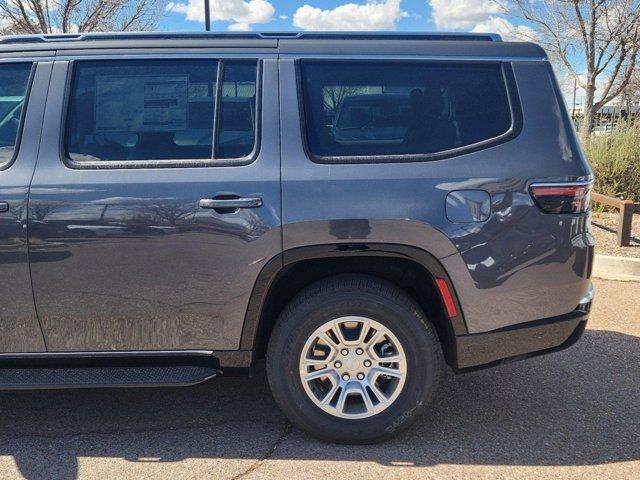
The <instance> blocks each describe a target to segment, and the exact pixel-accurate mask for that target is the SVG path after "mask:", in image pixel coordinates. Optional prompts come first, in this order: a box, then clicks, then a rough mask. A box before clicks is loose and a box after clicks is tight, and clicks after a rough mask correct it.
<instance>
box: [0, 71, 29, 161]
mask: <svg viewBox="0 0 640 480" xmlns="http://www.w3.org/2000/svg"><path fill="white" fill-rule="evenodd" d="M30 76H31V64H30V63H5V64H1V65H0V167H5V166H7V165H8V164H9V163H10V162H11V160H12V159H13V157H14V154H15V150H16V144H17V142H18V137H19V133H20V126H21V125H22V116H23V112H24V110H25V109H24V106H25V100H26V95H27V90H28V87H29V78H30Z"/></svg>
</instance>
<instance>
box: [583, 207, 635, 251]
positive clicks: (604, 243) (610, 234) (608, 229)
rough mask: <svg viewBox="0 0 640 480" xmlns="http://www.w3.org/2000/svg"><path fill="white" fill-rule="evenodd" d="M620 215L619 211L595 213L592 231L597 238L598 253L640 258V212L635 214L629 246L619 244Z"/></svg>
mask: <svg viewBox="0 0 640 480" xmlns="http://www.w3.org/2000/svg"><path fill="white" fill-rule="evenodd" d="M618 217H619V215H618V213H597V212H594V213H593V217H592V220H591V225H592V229H591V233H592V234H593V236H594V237H595V239H596V253H599V254H602V255H615V256H618V257H636V258H640V214H635V215H634V216H633V224H632V225H633V226H632V229H631V245H630V246H628V247H619V246H618V244H617V241H618V237H617V233H616V232H617V227H618Z"/></svg>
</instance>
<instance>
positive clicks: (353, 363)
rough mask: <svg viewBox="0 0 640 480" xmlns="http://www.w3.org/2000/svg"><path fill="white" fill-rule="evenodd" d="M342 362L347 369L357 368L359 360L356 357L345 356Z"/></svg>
mask: <svg viewBox="0 0 640 480" xmlns="http://www.w3.org/2000/svg"><path fill="white" fill-rule="evenodd" d="M344 363H345V366H346V367H347V370H357V369H358V368H360V362H359V361H358V359H357V358H353V357H352V358H347V359H346V360H345V362H344Z"/></svg>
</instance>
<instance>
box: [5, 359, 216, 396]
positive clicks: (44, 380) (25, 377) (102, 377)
mask: <svg viewBox="0 0 640 480" xmlns="http://www.w3.org/2000/svg"><path fill="white" fill-rule="evenodd" d="M220 373H221V371H220V369H219V367H218V360H217V358H216V357H214V356H212V355H211V354H210V353H205V352H185V353H182V352H179V353H178V352H150V353H145V354H140V353H138V352H113V353H108V354H105V353H76V354H74V353H70V354H35V355H15V356H5V355H2V356H0V390H37V389H63V388H104V387H107V388H115V387H182V386H189V385H195V384H197V383H202V382H205V381H207V380H210V379H212V378H214V377H216V376H217V375H219V374H220Z"/></svg>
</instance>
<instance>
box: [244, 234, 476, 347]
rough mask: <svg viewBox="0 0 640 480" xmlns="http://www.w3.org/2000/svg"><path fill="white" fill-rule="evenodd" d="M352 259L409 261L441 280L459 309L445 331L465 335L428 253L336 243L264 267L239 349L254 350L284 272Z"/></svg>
mask: <svg viewBox="0 0 640 480" xmlns="http://www.w3.org/2000/svg"><path fill="white" fill-rule="evenodd" d="M354 256H376V257H391V258H402V259H405V260H411V261H413V262H416V263H417V264H419V265H420V266H422V267H423V268H425V269H426V270H427V272H429V274H430V275H431V276H432V277H434V278H435V277H438V278H444V279H445V280H446V282H447V284H448V286H449V289H450V290H451V292H452V293H453V296H454V300H455V302H456V306H457V307H458V315H457V316H456V317H453V318H448V322H447V323H448V326H447V328H448V329H449V330H450V333H451V338H455V337H456V336H458V335H465V334H467V333H468V330H467V326H466V323H465V320H464V316H463V312H462V308H461V306H460V302H459V300H458V296H457V295H456V292H455V286H454V285H453V283H452V282H451V279H450V278H449V274H448V273H447V271H446V270H445V268H444V267H443V266H442V264H441V263H440V262H439V261H438V259H437V258H436V257H434V256H433V255H431V254H430V253H429V252H426V251H425V250H422V249H420V248H416V247H411V246H407V245H401V244H390V243H336V244H322V245H310V246H304V247H296V248H292V249H289V250H285V251H284V252H282V253H281V254H278V255H276V256H275V257H273V258H272V259H271V260H269V261H268V262H267V263H266V264H265V266H264V267H263V268H262V270H261V271H260V273H259V275H258V278H257V280H256V282H255V284H254V287H253V291H252V293H251V298H250V300H249V304H248V306H247V310H246V314H245V319H244V325H243V328H242V336H241V340H240V349H241V350H252V349H254V348H255V346H256V344H257V341H258V334H259V330H260V320H261V316H262V311H263V308H264V306H265V304H266V302H267V299H268V298H269V293H270V290H271V287H272V286H273V285H274V283H275V281H276V280H277V279H278V277H279V275H280V274H282V273H283V272H285V271H286V269H287V267H288V266H291V265H293V264H296V263H298V262H301V261H305V260H315V259H321V258H336V257H354ZM452 343H453V344H452V345H449V347H450V348H452V349H455V341H454V342H452ZM451 353H452V354H453V358H455V357H456V354H455V350H454V351H453V352H451Z"/></svg>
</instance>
